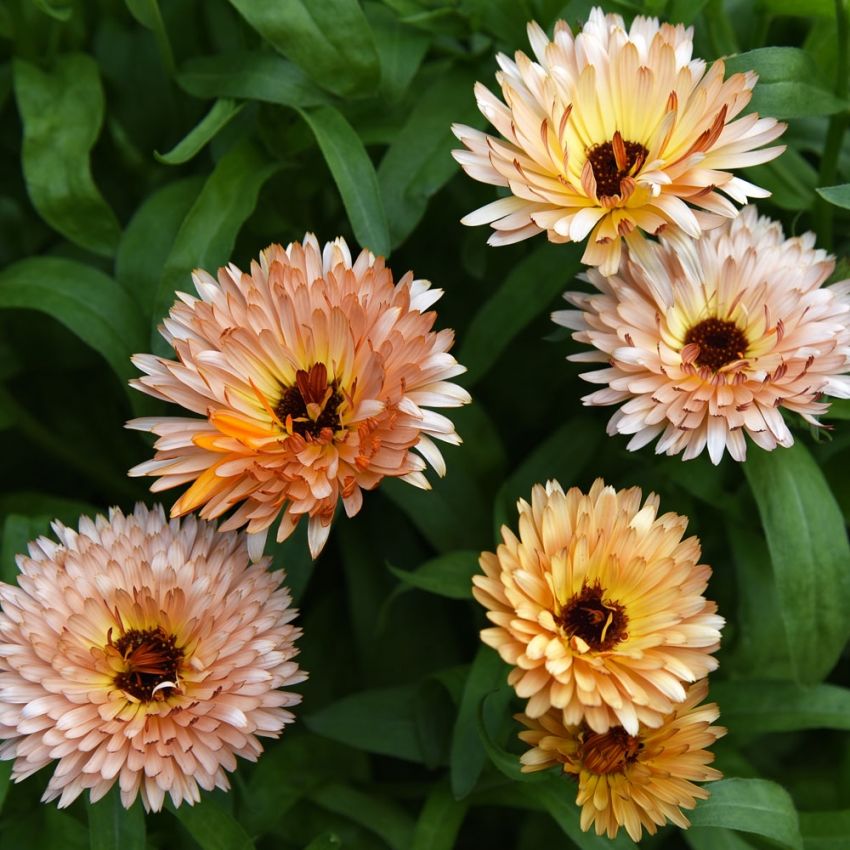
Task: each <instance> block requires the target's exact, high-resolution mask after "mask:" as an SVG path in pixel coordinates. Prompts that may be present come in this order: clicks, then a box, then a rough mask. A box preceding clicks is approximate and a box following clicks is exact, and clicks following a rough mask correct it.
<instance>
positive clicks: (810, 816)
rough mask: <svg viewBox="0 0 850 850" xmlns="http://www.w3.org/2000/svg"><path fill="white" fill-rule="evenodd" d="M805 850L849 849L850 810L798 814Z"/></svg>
mask: <svg viewBox="0 0 850 850" xmlns="http://www.w3.org/2000/svg"><path fill="white" fill-rule="evenodd" d="M800 832H801V833H802V834H803V847H804V848H805V850H847V848H848V847H850V809H844V810H843V811H837V812H800Z"/></svg>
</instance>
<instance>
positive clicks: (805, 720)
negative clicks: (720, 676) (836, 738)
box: [711, 679, 850, 735]
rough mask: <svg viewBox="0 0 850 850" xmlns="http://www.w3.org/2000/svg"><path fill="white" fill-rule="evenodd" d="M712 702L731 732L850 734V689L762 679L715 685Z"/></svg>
mask: <svg viewBox="0 0 850 850" xmlns="http://www.w3.org/2000/svg"><path fill="white" fill-rule="evenodd" d="M711 699H712V700H713V701H715V702H717V704H718V705H719V706H720V708H721V712H722V716H723V724H724V725H725V726H727V727H728V728H729V731H730V732H731V733H735V734H744V735H760V734H763V733H767V732H798V731H800V730H801V729H842V730H845V731H850V689H847V688H842V687H839V686H838V685H828V684H820V685H813V686H810V687H800V686H798V685H795V684H794V683H793V682H774V681H765V680H761V679H755V680H750V681H748V680H739V679H735V680H732V681H728V682H713V683H712V685H711Z"/></svg>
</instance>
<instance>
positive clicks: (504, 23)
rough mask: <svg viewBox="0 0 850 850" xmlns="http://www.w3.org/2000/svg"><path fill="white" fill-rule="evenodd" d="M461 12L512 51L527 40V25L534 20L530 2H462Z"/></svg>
mask: <svg viewBox="0 0 850 850" xmlns="http://www.w3.org/2000/svg"><path fill="white" fill-rule="evenodd" d="M460 8H461V10H462V11H463V12H464V13H465V14H467V15H468V16H469V18H470V23H471V24H472V26H474V27H475V29H477V30H484V31H485V32H489V33H492V34H493V35H494V36H496V37H497V38H498V39H500V40H501V42H502V43H503V44H506V45H508V46H509V47H510V48H511V49H512V50H513V49H515V48H516V46H517V45H518V44H521V43H524V42H525V40H526V32H525V27H526V24H527V23H528V22H529V21H530V20H532V19H533V18H534V12H533V10H532V8H531V3H530V2H529V0H461V3H460Z"/></svg>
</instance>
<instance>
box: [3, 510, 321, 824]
mask: <svg viewBox="0 0 850 850" xmlns="http://www.w3.org/2000/svg"><path fill="white" fill-rule="evenodd" d="M53 529H54V532H55V533H56V536H57V537H58V538H59V543H56V542H54V541H52V540H49V539H48V538H46V537H41V538H39V539H38V540H36V541H35V542H34V543H31V544H30V546H29V556H28V557H27V556H26V555H20V556H18V567H19V568H20V575H19V576H18V587H13V586H10V585H7V584H2V583H0V608H1V609H2V610H0V739H4V741H5V742H4V743H3V744H2V745H0V758H3V759H14V760H15V763H14V766H13V768H12V776H13V778H14V779H15V780H16V781H20V780H22V779H25V778H26V777H28V776H30V775H32V774H33V773H35V772H36V771H38V770H41V768H43V767H45V766H46V765H48V764H50V763H51V762H54V761H55V762H56V768H55V770H54V771H53V775H52V777H51V778H50V781H49V783H48V785H47V790H46V791H45V792H44V796H43V798H42V799H43V800H45V801H49V800H54V799H56V798H59V805H60V806H67V805H69V804H70V803H71V802H72V801H73V800H75V799H76V798H77V797H78V796H79V795H80V794H81V793H83V792H84V791H86V790H88V792H89V796H90V798H91V800H92V802H94V801H96V800H98V799H100V798H101V797H102V796H103V795H104V794H106V792H107V791H109V789H110V788H111V787H112V786H113V785H114V784H115V783H116V782H117V783H118V785H119V787H120V790H121V801H122V803H123V804H124V806H126V807H129V806H130V805H131V804H132V803H133V801H134V800H135V799H136V797H137V796H141V799H142V803H143V804H144V806H145V809H147V810H154V811H158V810H159V809H160V808H162V804H163V801H164V797H165V795H166V794H168V795H169V796H170V797H171V800H172V801H173V803H174V804H175V805H180V803H181V802H187V803H189V804H192V803H194V802H197V801H198V800H199V799H200V792H199V788H203V789H206V790H212V789H213V788H223V789H227V788H228V787H229V784H228V779H227V773H226V772H227V771H232V770H234V769H235V767H236V757H237V756H241V757H242V758H247V759H249V760H250V761H255V760H256V758H257V756H258V755H259V754H260V753H261V752H262V750H263V747H262V744H261V743H260V740H259V738H260V737H266V738H277V737H278V736H279V735H280V732H281V730H282V729H283V727H284V725H285V724H287V723H290V722H291V721H292V720H293V715H292V713H291V712H290V711H289V710H288V708H289V707H290V706H293V705H295V704H296V703H298V702H299V701H300V699H301V697H300V696H299V695H298V694H294V693H291V692H288V691H283V690H280V688H281V687H284V686H289V685H293V684H296V683H298V682H302V681H303V680H304V679H305V678H306V675H305V674H304V673H303V672H301V671H300V670H299V668H298V664H297V663H296V662H295V661H294V660H293V658H294V657H295V656H296V655H297V654H298V650H297V649H296V648H295V647H294V645H293V642H294V641H295V639H296V638H297V637H298V636H299V635H300V633H301V630H300V629H298V628H296V627H295V626H293V625H291V621H292V620H293V619H294V618H295V616H296V614H297V611H295V610H294V609H293V608H291V607H290V603H291V598H290V595H289V592H288V591H287V590H286V589H284V588H280V587H279V584H280V581H281V579H282V578H283V577H284V576H283V573H281V572H277V573H272V572H269V570H268V569H267V567H268V565H269V560H268V559H266V560H263V561H261V562H260V563H258V564H255V565H253V566H249V561H248V551H247V545H246V540H245V535H244V534H239V535H237V534H233V533H231V534H218V533H217V532H216V528H215V524H214V523H205V522H200V521H198V520H196V519H195V517H189V518H187V519H185V520H183V522H182V524H181V522H180V521H179V520H172V521H171V522H170V523H169V522H168V521H167V520H166V518H165V514H164V512H163V510H162V508H154V509H152V510H148V508H146V507H144V506H142V505H139V506H137V507H136V510H135V512H134V513H132V514H129V515H127V516H125V515H124V514H122V513H121V511H119V510H118V509H113V510H111V511H110V512H109V518H108V519H107V518H105V517H103V516H99V517H97V519H95V520H94V521H92V520H91V519H89V518H88V517H83V518H82V519H81V520H80V523H79V531H74V530H73V529H71V528H66V527H65V526H63V525H61V524H60V523H54V525H53Z"/></svg>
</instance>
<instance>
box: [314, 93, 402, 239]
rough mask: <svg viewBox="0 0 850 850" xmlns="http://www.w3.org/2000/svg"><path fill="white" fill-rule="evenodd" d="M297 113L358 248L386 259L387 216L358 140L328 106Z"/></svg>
mask: <svg viewBox="0 0 850 850" xmlns="http://www.w3.org/2000/svg"><path fill="white" fill-rule="evenodd" d="M300 112H301V115H302V116H303V117H304V120H305V121H306V122H307V124H309V126H310V129H311V130H312V131H313V135H314V136H315V137H316V141H317V142H318V143H319V148H320V149H321V151H322V154H323V155H324V157H325V162H327V164H328V168H329V169H330V172H331V174H332V175H333V178H334V181H335V183H336V185H337V188H338V189H339V193H340V195H341V196H342V202H343V204H344V205H345V211H346V212H347V213H348V218H349V221H350V222H351V228H352V230H353V231H354V235H355V236H356V237H357V241H358V242H359V243H360V247H362V248H368V249H369V250H370V251H372V252H373V253H374V254H379V255H381V256H387V255H388V254H389V252H390V235H389V229H388V226H387V217H386V213H385V212H384V205H383V202H382V200H381V193H380V191H379V188H378V178H377V175H376V174H375V167H374V166H373V165H372V161H371V160H370V159H369V155H368V154H367V153H366V148H364V147H363V142H361V141H360V137H359V136H358V135H357V133H356V132H355V131H354V129H353V128H352V126H351V125H350V124H349V123H348V121H346V120H345V118H344V117H343V115H342V113H341V112H338V111H337V110H336V109H334V108H333V107H332V106H320V107H318V108H316V109H312V110H300Z"/></svg>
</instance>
